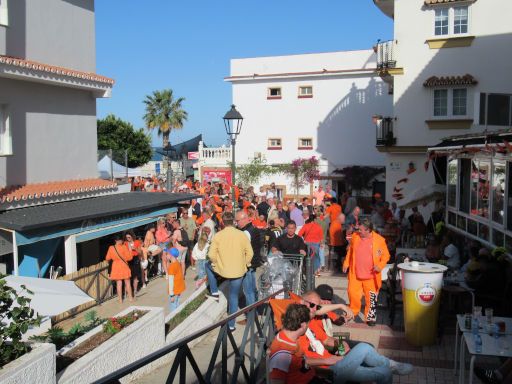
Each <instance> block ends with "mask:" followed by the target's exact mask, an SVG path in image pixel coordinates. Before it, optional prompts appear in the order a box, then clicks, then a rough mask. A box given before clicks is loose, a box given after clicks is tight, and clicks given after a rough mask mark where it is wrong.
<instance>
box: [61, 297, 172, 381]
mask: <svg viewBox="0 0 512 384" xmlns="http://www.w3.org/2000/svg"><path fill="white" fill-rule="evenodd" d="M134 310H141V311H148V312H147V313H146V314H145V315H144V316H142V317H141V318H140V319H138V320H137V321H135V322H134V323H133V324H130V325H129V326H128V327H126V328H124V329H123V330H121V332H119V333H117V334H115V335H114V336H112V337H111V338H110V339H108V340H107V341H105V342H104V343H103V344H101V345H99V346H98V347H97V348H95V349H94V350H92V351H91V352H89V353H87V354H86V355H84V356H82V357H81V358H79V359H78V360H76V361H75V362H74V363H72V364H71V365H69V366H68V367H67V368H65V369H63V370H62V371H61V372H59V373H58V374H57V382H58V383H90V382H92V381H94V380H97V379H99V378H101V377H104V376H106V375H108V374H109V373H112V372H114V371H116V370H118V369H120V368H122V367H124V366H126V365H127V364H129V363H132V362H134V361H136V360H138V359H140V358H142V357H144V356H147V355H149V354H150V353H152V352H154V351H155V350H157V349H159V348H161V347H163V346H164V343H165V325H164V311H163V309H162V308H157V307H139V306H133V307H129V308H127V309H126V310H124V311H122V312H120V313H118V314H117V315H115V317H118V316H123V315H126V314H128V313H130V312H132V311H134ZM102 330H103V326H102V325H100V326H98V327H96V328H94V329H93V330H91V331H89V332H88V333H86V334H85V335H83V336H82V337H80V338H78V339H76V340H75V341H73V343H71V344H69V345H67V346H65V347H64V348H62V349H61V350H59V351H58V354H59V355H63V356H65V355H66V353H67V352H69V351H70V350H71V349H73V348H74V347H76V346H77V345H79V344H80V343H83V342H84V341H85V340H88V339H89V338H90V337H92V336H93V335H95V334H97V333H98V332H101V331H102ZM148 371H149V368H148V367H143V368H141V369H139V370H137V371H135V372H133V373H132V374H130V375H128V376H127V377H125V378H123V380H122V381H123V382H128V381H130V380H133V379H134V378H137V377H140V376H142V375H143V374H145V373H147V372H148Z"/></svg>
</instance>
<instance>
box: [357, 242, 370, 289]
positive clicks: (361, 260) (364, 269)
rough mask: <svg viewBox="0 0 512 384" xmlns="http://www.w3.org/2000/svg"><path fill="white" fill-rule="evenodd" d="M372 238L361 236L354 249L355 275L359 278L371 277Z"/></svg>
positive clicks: (367, 278) (366, 278)
mask: <svg viewBox="0 0 512 384" xmlns="http://www.w3.org/2000/svg"><path fill="white" fill-rule="evenodd" d="M372 243H373V239H372V238H371V237H368V238H367V239H363V238H361V241H359V243H358V244H357V247H356V249H354V252H355V256H356V260H355V261H356V277H357V278H358V279H359V280H369V279H371V278H373V252H372Z"/></svg>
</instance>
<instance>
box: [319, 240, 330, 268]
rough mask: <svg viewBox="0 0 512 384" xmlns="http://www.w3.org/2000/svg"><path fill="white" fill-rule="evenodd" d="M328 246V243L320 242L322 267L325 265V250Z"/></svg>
mask: <svg viewBox="0 0 512 384" xmlns="http://www.w3.org/2000/svg"><path fill="white" fill-rule="evenodd" d="M326 249H328V248H327V244H325V243H323V244H320V249H319V251H318V258H319V259H320V267H325V250H326Z"/></svg>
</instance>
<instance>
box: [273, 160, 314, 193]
mask: <svg viewBox="0 0 512 384" xmlns="http://www.w3.org/2000/svg"><path fill="white" fill-rule="evenodd" d="M279 172H280V173H283V174H285V175H287V176H290V177H291V178H292V179H293V182H292V185H293V187H294V188H295V191H296V194H297V195H298V194H299V189H300V188H302V187H303V186H305V185H306V184H309V183H312V182H313V181H314V180H316V179H318V177H319V176H320V171H319V170H318V159H317V158H316V157H315V156H312V157H311V158H309V159H302V158H298V159H295V160H293V161H292V162H291V163H290V164H281V165H280V166H279Z"/></svg>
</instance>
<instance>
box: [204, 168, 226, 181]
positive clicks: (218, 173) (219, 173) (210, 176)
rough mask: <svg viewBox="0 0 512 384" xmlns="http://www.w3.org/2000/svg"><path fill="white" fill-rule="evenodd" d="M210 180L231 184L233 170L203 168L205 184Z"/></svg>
mask: <svg viewBox="0 0 512 384" xmlns="http://www.w3.org/2000/svg"><path fill="white" fill-rule="evenodd" d="M209 181H210V182H212V183H216V182H219V183H224V184H226V183H227V184H231V170H230V169H222V170H207V169H205V170H203V185H204V184H206V183H208V182H209Z"/></svg>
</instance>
